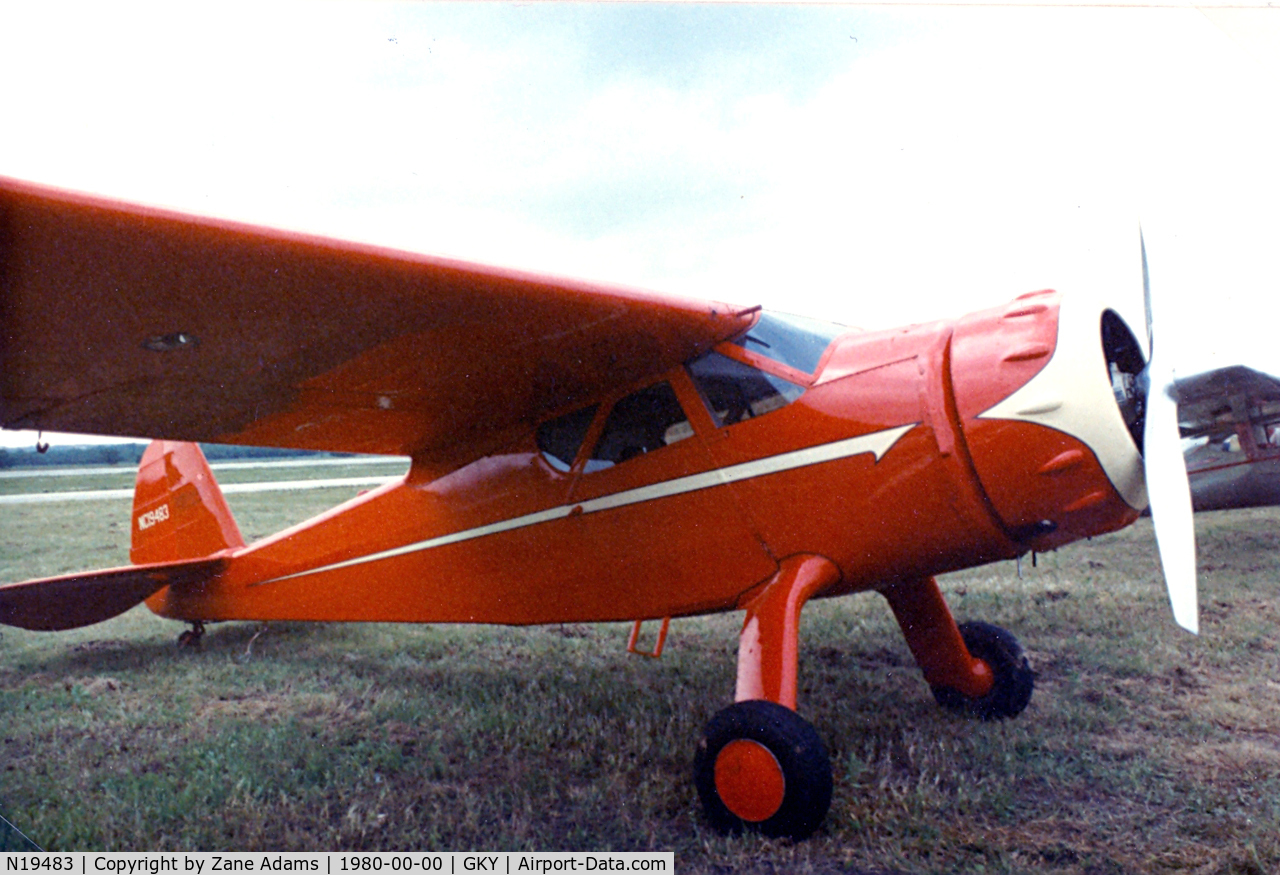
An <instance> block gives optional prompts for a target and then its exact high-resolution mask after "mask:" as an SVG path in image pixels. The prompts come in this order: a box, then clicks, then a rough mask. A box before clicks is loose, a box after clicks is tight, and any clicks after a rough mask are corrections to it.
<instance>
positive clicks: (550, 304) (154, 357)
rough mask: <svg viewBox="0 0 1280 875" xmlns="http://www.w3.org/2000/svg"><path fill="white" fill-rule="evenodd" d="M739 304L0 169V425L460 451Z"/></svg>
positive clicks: (658, 356) (590, 391) (472, 452)
mask: <svg viewBox="0 0 1280 875" xmlns="http://www.w3.org/2000/svg"><path fill="white" fill-rule="evenodd" d="M750 321H751V317H750V316H749V315H744V314H742V313H738V312H735V311H734V309H733V308H730V307H727V306H724V305H718V304H712V303H708V302H702V301H692V300H678V299H670V298H665V297H658V296H654V295H649V294H645V293H640V292H636V291H631V290H625V289H617V288H608V287H603V286H595V285H589V284H584V283H575V282H569V281H562V280H553V279H548V278H544V277H537V276H532V275H528V274H521V273H516V272H513V271H507V270H502V269H496V268H485V267H479V266H476V265H472V264H466V263H461V262H455V261H449V260H444V259H438V258H431V257H427V256H423V255H416V254H412V253H405V252H397V251H391V250H386V249H379V248H376V247H372V246H366V245H359V244H352V243H344V242H339V241H334V240H326V239H321V238H316V237H308V236H305V235H301V234H295V233H290V232H283V231H273V230H266V229H262V228H255V227H250V226H246V225H239V224H234V223H230V222H225V221H219V220H212V219H203V218H196V217H191V216H185V215H180V214H177V213H173V212H167V211H163V210H157V209H153V208H149V207H142V206H137V205H130V204H122V203H117V202H112V201H107V200H103V199H101V198H95V197H90V196H86V195H80V194H73V193H68V192H64V191H60V190H56V189H50V188H46V187H42V186H37V185H33V184H30V183H25V182H18V181H15V180H8V179H4V178H0V425H2V426H4V427H7V428H31V429H46V430H58V431H73V432H87V433H96V434H117V435H127V436H146V437H166V438H171V439H178V440H192V441H195V440H199V441H215V442H222V443H240V444H256V445H263V446H279V447H293V448H301V449H324V450H338V451H350V452H368V453H388V454H396V455H419V456H422V457H428V458H429V457H431V456H433V455H435V456H438V457H440V458H441V459H442V460H443V459H452V460H453V461H454V463H460V462H461V461H464V460H465V459H466V458H467V457H470V458H474V457H475V456H477V455H479V454H482V453H483V452H485V451H487V450H489V449H492V448H494V447H495V446H496V444H497V443H500V442H501V440H502V437H503V435H504V433H506V432H508V431H509V430H510V429H512V428H515V427H517V426H520V425H522V424H527V423H529V422H533V421H537V420H538V419H539V418H541V417H543V416H545V415H547V414H549V413H551V412H554V411H555V410H557V409H560V408H564V407H566V406H568V405H570V404H573V403H575V402H577V401H579V400H580V399H583V398H586V397H588V396H593V395H597V394H600V393H602V392H606V391H609V390H610V389H612V388H616V387H622V386H625V385H626V384H628V383H632V382H635V381H638V380H640V379H643V378H644V377H645V376H646V375H647V374H649V373H654V372H658V371H661V370H664V369H666V368H669V367H671V366H673V365H675V364H678V363H679V362H681V361H684V360H687V359H689V358H691V357H693V356H694V355H697V354H698V353H700V352H701V351H703V350H705V349H707V348H709V347H710V346H712V345H713V344H715V343H716V342H718V341H720V340H723V339H725V338H727V337H730V336H732V335H734V334H736V333H738V332H740V331H741V330H743V329H745V328H746V327H747V325H748V324H749V323H750Z"/></svg>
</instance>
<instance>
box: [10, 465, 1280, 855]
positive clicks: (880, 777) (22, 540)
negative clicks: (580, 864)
mask: <svg viewBox="0 0 1280 875" xmlns="http://www.w3.org/2000/svg"><path fill="white" fill-rule="evenodd" d="M353 492H354V490H347V491H329V490H326V491H323V492H321V491H316V492H300V493H293V494H288V493H274V494H268V495H243V496H232V497H231V503H232V507H233V510H234V512H235V513H236V516H237V519H238V520H239V521H240V524H241V526H242V528H243V529H244V531H245V534H246V536H251V535H261V534H266V533H268V532H270V531H272V530H274V529H276V528H279V527H280V526H282V525H286V524H288V523H291V522H295V521H297V520H298V519H301V518H303V517H305V516H307V515H309V514H310V513H313V512H315V511H317V510H320V509H323V508H324V507H327V506H329V505H331V504H333V503H335V502H336V501H338V500H341V499H342V498H343V497H345V496H348V495H350V494H352V493H353ZM0 513H2V514H3V515H2V516H0V541H2V542H3V549H2V550H0V577H3V579H5V580H16V579H21V578H23V577H28V576H34V575H40V574H52V573H57V572H58V571H64V570H74V569H75V568H81V567H87V566H93V565H98V564H113V563H118V562H123V561H125V560H126V558H127V537H128V529H127V513H128V505H127V502H90V503H85V504H75V505H72V504H65V505H42V506H24V507H21V508H13V507H9V508H0ZM1277 523H1280V510H1271V509H1266V510H1253V511H1236V512H1228V513H1215V514H1205V515H1201V516H1199V517H1198V519H1197V524H1198V530H1199V537H1200V551H1201V552H1200V565H1201V588H1202V598H1201V603H1202V605H1203V613H1202V625H1203V627H1204V628H1203V634H1202V635H1201V637H1199V638H1195V637H1192V636H1190V635H1188V634H1186V633H1183V632H1181V631H1180V630H1178V629H1177V628H1176V627H1175V626H1174V625H1173V623H1172V620H1171V619H1170V617H1169V611H1168V607H1167V604H1166V599H1165V596H1164V593H1163V587H1162V585H1161V584H1160V583H1159V578H1158V570H1157V567H1156V564H1155V554H1154V548H1153V545H1152V542H1151V537H1150V525H1149V523H1148V522H1147V521H1145V520H1144V521H1140V522H1139V523H1138V524H1137V525H1136V526H1134V527H1133V528H1131V529H1129V530H1127V531H1125V532H1120V533H1118V534H1116V535H1112V536H1108V537H1105V538H1098V539H1095V540H1093V541H1091V542H1087V543H1083V544H1079V545H1074V546H1072V547H1070V548H1067V549H1064V550H1062V551H1059V552H1058V553H1055V554H1051V555H1049V556H1041V557H1039V562H1038V567H1036V568H1034V569H1033V568H1031V567H1030V564H1029V563H1028V562H1024V563H1023V577H1022V578H1021V579H1019V578H1018V577H1017V576H1016V574H1015V569H1014V565H1013V563H1004V564H1001V565H998V566H990V567H987V568H981V569H975V570H972V571H969V572H964V573H960V574H956V575H950V576H948V577H947V578H945V579H944V580H943V581H942V585H943V589H944V591H945V592H946V593H947V594H948V599H949V601H950V603H951V605H952V607H953V609H954V610H955V612H956V614H957V616H959V617H960V618H962V619H983V620H987V621H989V622H995V623H998V624H1000V625H1002V626H1005V627H1007V628H1009V629H1010V630H1012V631H1014V632H1015V633H1016V634H1017V635H1018V636H1019V638H1020V639H1021V640H1022V641H1023V643H1024V645H1025V646H1026V647H1027V648H1028V650H1029V651H1030V654H1031V657H1032V660H1033V664H1034V667H1035V668H1036V670H1037V671H1038V678H1037V691H1036V694H1035V697H1034V698H1033V699H1032V703H1031V705H1030V707H1029V708H1028V709H1027V711H1026V712H1025V713H1024V714H1023V715H1022V716H1021V717H1019V718H1018V719H1016V720H1011V721H1006V722H1002V723H977V722H973V721H969V720H965V719H962V718H958V717H955V716H952V715H950V714H947V713H944V712H942V711H940V710H939V709H938V708H937V707H936V706H935V705H934V703H933V701H932V698H931V696H930V694H929V691H928V689H927V687H926V686H925V685H924V683H923V681H922V680H921V679H920V676H919V672H918V671H917V670H916V668H915V667H914V665H913V664H912V661H911V658H910V655H909V653H908V652H907V649H906V647H905V645H904V644H903V642H902V639H901V636H900V634H899V633H898V631H897V629H896V627H895V625H894V623H893V620H892V616H891V614H890V613H889V611H888V609H887V607H886V606H885V604H884V602H883V599H881V598H880V597H879V596H875V595H862V596H854V597H850V598H844V599H836V600H830V601H823V602H818V603H813V604H811V605H809V606H808V607H807V608H806V612H805V618H804V624H803V632H802V645H803V646H802V654H801V660H802V663H801V677H800V681H801V686H800V710H801V713H802V714H804V715H805V716H806V717H807V718H808V719H810V720H811V721H812V722H813V723H814V724H815V725H816V726H817V728H818V730H819V732H820V733H821V735H822V736H823V738H824V739H825V740H826V742H827V744H828V746H829V748H830V750H831V753H832V759H833V763H834V766H835V773H836V794H835V799H834V802H833V804H832V808H831V813H830V814H829V816H828V818H827V820H826V823H825V824H824V825H823V827H822V828H821V829H820V830H819V832H818V834H817V835H816V836H814V837H813V838H812V839H811V840H809V841H806V842H803V843H800V844H791V843H788V842H782V841H770V840H765V839H761V838H759V837H753V836H746V837H739V838H725V837H722V836H718V835H716V834H714V833H712V832H710V831H709V830H708V829H707V827H706V826H705V824H703V823H702V821H701V819H700V817H699V814H698V811H697V803H696V797H695V794H694V791H693V787H692V781H691V777H690V771H691V760H692V754H693V748H694V744H695V742H696V740H697V738H698V736H699V733H700V732H701V728H702V726H703V724H704V723H705V722H706V721H707V720H708V719H710V717H711V715H712V714H713V713H714V712H715V711H716V710H718V709H719V708H721V707H723V706H724V705H726V704H728V703H729V701H730V700H731V698H732V692H733V683H734V666H735V643H736V635H737V631H738V626H739V623H740V622H741V618H740V617H738V616H735V615H726V616H719V617H708V618H698V619H688V620H677V621H673V623H672V630H671V636H670V639H669V640H668V643H667V648H666V652H665V653H664V655H663V657H662V658H661V659H659V660H649V659H642V658H637V657H633V656H628V655H627V654H626V653H625V652H624V647H625V642H626V634H627V631H628V628H627V627H626V626H623V625H618V624H611V625H602V626H582V625H568V626H548V627H537V628H532V629H507V628H499V627H461V626H396V625H376V624H359V625H355V624H353V625H318V624H316V625H311V624H292V623H280V624H271V625H262V624H254V623H227V624H220V625H217V626H212V627H210V629H209V632H208V634H207V635H206V637H205V641H204V645H203V646H202V648H201V649H199V650H197V651H189V650H178V649H176V648H175V647H174V646H173V642H174V639H175V637H176V635H177V633H178V632H179V631H181V629H182V626H181V625H180V624H177V623H172V622H168V621H164V620H160V619H158V618H156V617H153V616H152V615H150V614H149V613H148V612H147V611H146V610H145V608H143V609H138V610H135V611H131V612H129V613H128V614H125V615H124V616H122V617H119V618H116V619H114V620H111V621H109V622H107V623H103V624H100V625H97V626H93V627H89V628H87V629H82V630H75V631H71V632H66V633H28V632H24V631H21V630H13V629H9V628H4V629H3V630H2V637H0V813H3V814H4V815H5V816H7V817H8V818H9V819H10V820H12V821H13V822H14V823H15V824H16V825H17V826H19V827H20V828H21V829H22V830H23V831H24V832H26V833H27V834H28V835H29V836H31V837H32V838H33V839H35V840H36V841H37V842H39V843H40V844H42V845H43V846H44V847H46V848H60V849H70V848H74V849H95V848H106V849H119V850H126V849H147V850H159V849H169V848H175V849H259V848H266V849H320V850H332V849H339V848H367V849H387V850H392V849H405V848H436V849H444V850H468V849H499V850H524V849H548V850H557V849H558V850H575V849H584V850H586V849H595V850H599V849H615V850H626V849H657V850H674V851H675V852H676V859H677V867H678V870H679V871H680V872H708V873H709V872H727V871H765V872H779V873H781V872H799V873H803V872H821V873H829V872H842V871H868V870H870V871H880V872H884V871H897V872H911V873H925V872H957V871H958V872H1019V873H1020V872H1044V873H1091V875H1097V873H1125V872H1151V873H1166V872H1197V873H1200V872H1203V873H1268V872H1275V871H1280V526H1278V525H1277Z"/></svg>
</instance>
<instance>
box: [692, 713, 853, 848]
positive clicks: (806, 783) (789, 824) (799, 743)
mask: <svg viewBox="0 0 1280 875" xmlns="http://www.w3.org/2000/svg"><path fill="white" fill-rule="evenodd" d="M693 780H694V784H695V785H696V786H697V788H698V796H699V797H700V798H701V799H702V808H703V811H704V812H705V813H706V815H707V820H708V821H710V822H711V825H712V826H713V827H715V828H716V829H717V830H719V831H720V832H740V831H741V830H743V829H752V830H758V831H759V832H762V833H764V834H765V835H767V836H774V837H786V838H791V839H795V840H797V841H799V840H800V839H803V838H805V837H807V836H808V835H809V834H810V833H812V832H813V831H814V830H815V829H817V828H818V824H820V823H822V818H824V817H826V815H827V809H828V808H830V807H831V760H830V758H829V757H828V756H827V749H826V746H824V745H823V743H822V739H821V738H819V737H818V733H817V731H816V730H815V729H814V728H813V726H812V725H810V723H809V722H808V721H807V720H805V719H804V718H803V717H801V716H800V715H799V714H797V713H796V712H795V711H792V710H791V709H790V708H786V707H784V706H782V705H778V704H776V703H774V702H768V701H764V700H761V699H756V700H752V701H747V702H737V703H735V704H733V705H730V706H729V707H728V708H725V709H724V710H723V711H721V712H720V713H718V714H716V716H714V717H712V718H711V722H710V723H708V724H707V728H706V730H705V732H704V733H703V737H702V741H701V742H699V744H698V753H697V756H696V757H695V758H694V761H693Z"/></svg>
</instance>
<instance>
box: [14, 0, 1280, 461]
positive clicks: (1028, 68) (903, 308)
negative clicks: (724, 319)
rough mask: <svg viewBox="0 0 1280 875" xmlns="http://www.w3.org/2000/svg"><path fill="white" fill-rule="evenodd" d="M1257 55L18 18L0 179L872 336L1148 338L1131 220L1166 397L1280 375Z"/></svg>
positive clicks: (1052, 44)
mask: <svg viewBox="0 0 1280 875" xmlns="http://www.w3.org/2000/svg"><path fill="white" fill-rule="evenodd" d="M1278 38H1280V14H1278V13H1275V12H1272V11H1269V10H1220V11H1210V12H1202V11H1198V10H1196V9H1189V8H1184V9H1148V8H1117V7H1106V8H1025V7H1024V8H992V7H961V8H942V7H920V6H914V7H887V6H870V7H859V6H849V5H818V6H814V5H803V6H781V7H780V6H748V5H737V4H723V5H711V6H701V5H675V6H668V5H654V4H616V3H609V4H606V3H582V4H525V5H515V4H512V5H506V4H490V3H486V4H468V3H457V4H452V3H450V4H446V3H413V4H411V3H378V2H368V0H359V2H350V3H340V2H315V0H308V2H301V3H274V4H273V3H252V4H237V3H228V2H217V3H191V4H169V3H164V4H155V5H150V4H146V5H144V4H132V3H110V4H98V3H89V4H69V3H40V4H35V3H10V4H7V5H0V83H4V84H3V85H0V95H2V96H3V104H2V105H3V115H0V119H2V120H3V121H0V173H2V174H5V175H9V176H16V177H19V178H26V179H31V180H36V181H40V182H45V183H50V184H55V185H60V186H65V187H68V188H73V189H84V190H90V191H96V192H100V193H103V194H107V195H110V196H115V197H119V198H123V199H129V200H138V201H143V202H149V203H154V204H160V205H165V206H170V207H175V208H178V209H181V210H185V211H190V212H196V213H204V214H211V215H218V216H224V217H228V218H233V219H238V220H243V221H249V222H254V223H259V224H266V225H274V226H281V227H288V228H294V229H300V230H307V231H314V232H319V233H323V234H327V235H331V236H336V237H344V238H353V239H360V240H366V241H370V242H375V243H379V244H383V245H390V246H395V247H401V248H405V249H412V250H417V251H422V252H428V253H432V254H440V255H452V256H459V257H463V258H467V259H471V260H475V261H480V262H485V263H495V264H502V265H508V266H513V267H519V268H523V269H530V270H538V271H543V272H548V273H552V274H557V275H565V276H571V277H581V278H589V279H599V280H606V281H609V282H617V283H623V284H628V285H634V286H640V287H645V288H651V289H654V290H657V291H668V292H672V293H679V294H686V295H694V296H698V297H709V298H718V299H721V300H728V301H732V302H738V303H743V304H754V303H764V304H765V305H766V306H771V307H774V308H777V309H783V310H788V311H791V312H800V313H805V314H808V315H812V316H818V317H824V318H828V319H832V320H834V321H840V322H846V323H849V324H855V325H860V326H863V327H883V326H889V325H895V324H901V323H908V322H918V321H923V320H928V319H934V318H941V317H949V316H957V315H960V314H962V313H964V312H967V311H969V310H972V309H977V308H980V307H983V306H988V305H992V304H998V303H1001V302H1003V301H1005V300H1007V299H1009V298H1012V297H1014V296H1015V295H1017V294H1020V293H1022V292H1025V291H1031V290H1034V289H1039V288H1046V287H1057V288H1061V289H1063V290H1064V291H1068V292H1069V291H1070V290H1072V289H1075V288H1086V289H1090V290H1101V291H1104V292H1105V293H1107V294H1110V295H1112V296H1116V297H1118V299H1119V300H1118V302H1117V303H1118V304H1119V305H1120V307H1121V309H1122V311H1123V312H1124V313H1125V315H1126V316H1127V317H1129V318H1130V320H1131V322H1132V323H1133V324H1134V325H1135V326H1140V324H1141V318H1142V317H1141V289H1140V287H1139V286H1138V283H1137V273H1136V269H1137V251H1138V248H1137V225H1138V222H1139V219H1141V221H1142V223H1143V225H1144V227H1145V229H1146V238H1147V245H1148V251H1149V255H1150V261H1151V276H1152V284H1153V288H1154V291H1155V294H1156V296H1157V304H1158V306H1159V310H1158V313H1159V315H1160V316H1161V322H1160V325H1161V330H1160V333H1159V337H1160V338H1161V339H1162V341H1161V342H1164V343H1167V344H1168V346H1167V347H1166V348H1167V349H1169V350H1170V351H1171V352H1172V353H1173V354H1175V357H1176V358H1177V361H1178V366H1179V371H1180V372H1181V373H1190V372H1193V371H1196V370H1202V369H1204V368H1206V367H1212V366H1219V365H1222V364H1230V363H1235V362H1243V363H1245V364H1251V365H1253V366H1255V367H1260V368H1262V369H1265V370H1270V371H1271V372H1273V373H1280V354H1277V353H1274V352H1273V351H1272V350H1273V348H1274V347H1275V346H1276V344H1275V334H1276V331H1275V328H1274V326H1275V324H1276V318H1275V317H1276V315H1277V307H1276V306H1275V305H1274V304H1273V303H1272V302H1273V300H1274V299H1275V297H1276V293H1277V290H1278V282H1277V281H1278V279H1280V269H1278V267H1277V256H1276V252H1277V245H1276V244H1277V240H1278V239H1280V236H1278V235H1277V231H1280V161H1277V160H1276V158H1275V156H1276V155H1277V154H1278V153H1280V150H1278V149H1277V147H1278V146H1280V143H1278V142H1277V131H1278V130H1280V128H1278V126H1277V121H1278V117H1280V101H1277V99H1276V95H1277V84H1280V63H1278V62H1277V61H1276V60H1275V58H1277V57H1278V55H1277V53H1276V51H1275V49H1276V48H1277V46H1280V39H1278ZM14 437H16V433H6V434H5V435H0V442H5V441H7V442H9V443H13V438H14ZM18 442H19V443H26V444H29V443H30V442H31V438H30V437H29V436H28V437H23V438H20V439H19V441H18Z"/></svg>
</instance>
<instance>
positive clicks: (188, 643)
mask: <svg viewBox="0 0 1280 875" xmlns="http://www.w3.org/2000/svg"><path fill="white" fill-rule="evenodd" d="M202 638H204V623H201V622H200V621H199V620H192V621H191V628H190V629H188V630H187V631H185V632H183V633H182V634H181V635H179V636H178V646H179V647H199V646H200V640H201V639H202Z"/></svg>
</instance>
